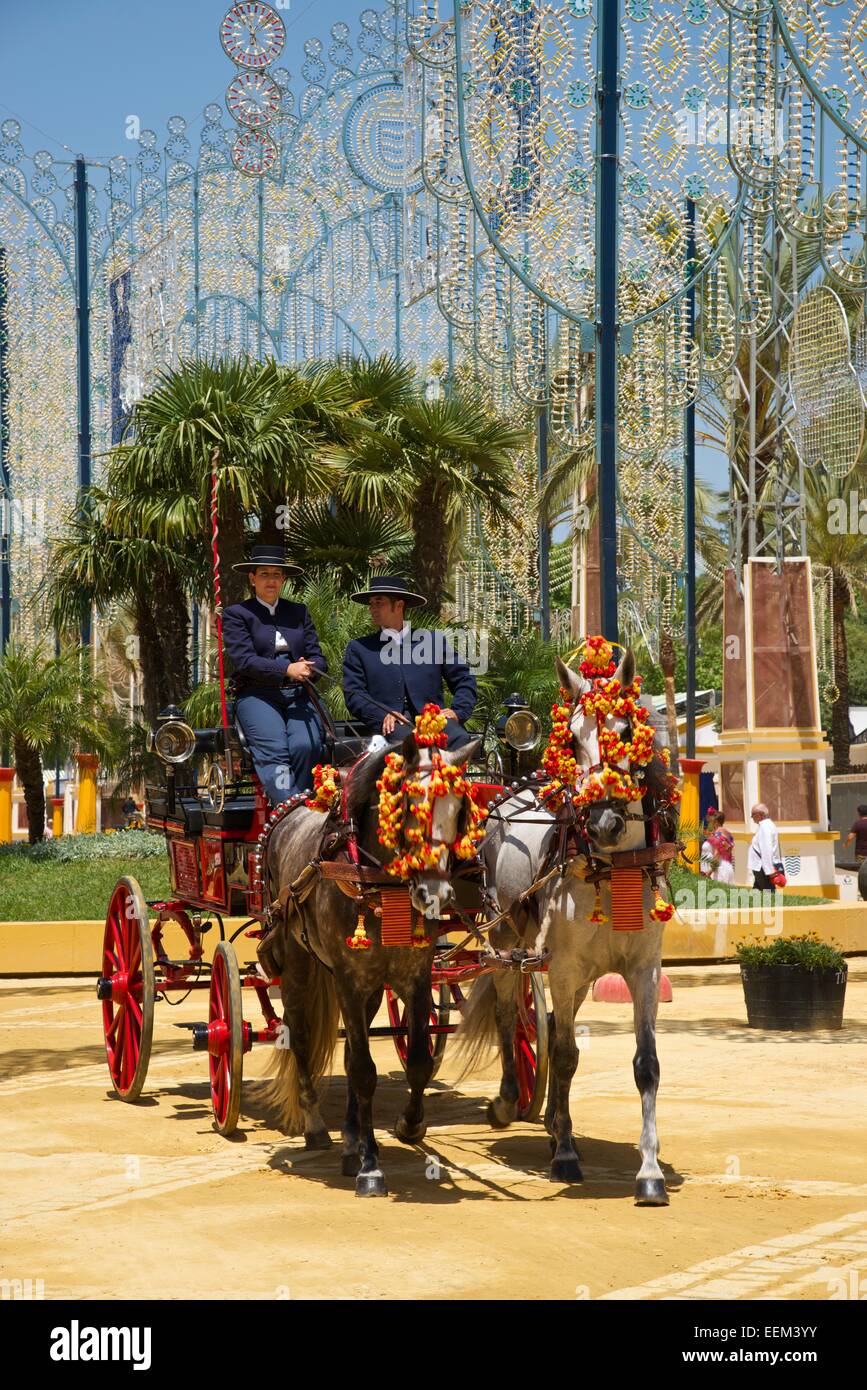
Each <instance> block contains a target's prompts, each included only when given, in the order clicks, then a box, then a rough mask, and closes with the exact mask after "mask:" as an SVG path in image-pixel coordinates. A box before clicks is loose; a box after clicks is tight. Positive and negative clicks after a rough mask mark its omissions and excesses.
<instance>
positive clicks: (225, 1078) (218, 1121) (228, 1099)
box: [208, 941, 244, 1134]
mask: <svg viewBox="0 0 867 1390" xmlns="http://www.w3.org/2000/svg"><path fill="white" fill-rule="evenodd" d="M208 1065H209V1068H210V1073H211V1101H212V1103H213V1107H214V1128H215V1129H216V1130H217V1131H218V1133H220V1134H231V1133H232V1131H233V1130H234V1128H235V1126H236V1125H237V1123H238V1116H239V1115H240V1113H241V1078H242V1074H243V1069H244V1014H243V1007H242V1004H241V975H240V971H239V970H238V958H237V956H236V955H235V948H234V947H233V946H232V945H231V944H230V943H229V942H228V941H221V942H220V943H219V945H218V946H217V949H216V951H215V952H214V963H213V965H212V966H211V993H210V1000H209V1008H208Z"/></svg>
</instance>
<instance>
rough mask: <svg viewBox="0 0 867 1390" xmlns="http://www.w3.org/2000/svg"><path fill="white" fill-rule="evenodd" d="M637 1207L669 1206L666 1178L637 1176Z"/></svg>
mask: <svg viewBox="0 0 867 1390" xmlns="http://www.w3.org/2000/svg"><path fill="white" fill-rule="evenodd" d="M635 1205H636V1206H637V1207H667V1206H668V1193H667V1192H666V1190H665V1178H637V1179H636V1182H635Z"/></svg>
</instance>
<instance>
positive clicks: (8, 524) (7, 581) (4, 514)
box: [0, 246, 12, 766]
mask: <svg viewBox="0 0 867 1390" xmlns="http://www.w3.org/2000/svg"><path fill="white" fill-rule="evenodd" d="M8 273H9V272H8V266H7V263H6V248H5V246H0V655H2V654H3V652H5V650H6V644H7V642H8V641H9V637H10V634H11V631H12V574H11V563H12V557H11V555H10V547H11V544H12V478H11V475H10V472H9V312H8V308H9V280H8ZM4 756H5V754H4ZM3 765H4V766H5V762H4V764H3Z"/></svg>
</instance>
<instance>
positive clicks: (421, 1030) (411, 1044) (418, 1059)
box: [394, 973, 434, 1144]
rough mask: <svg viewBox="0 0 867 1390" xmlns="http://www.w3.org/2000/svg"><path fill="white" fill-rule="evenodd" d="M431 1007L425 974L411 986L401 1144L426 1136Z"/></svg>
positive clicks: (398, 1130)
mask: <svg viewBox="0 0 867 1390" xmlns="http://www.w3.org/2000/svg"><path fill="white" fill-rule="evenodd" d="M431 1007H432V1000H431V987H430V974H429V973H427V974H426V975H425V977H424V978H423V979H419V980H417V981H416V982H415V983H414V985H413V986H412V988H411V992H410V998H409V1008H408V1010H407V1014H408V1019H409V1031H408V1034H407V1056H406V1079H407V1081H408V1082H409V1102H408V1103H407V1107H406V1110H405V1111H404V1112H403V1114H402V1115H401V1116H400V1118H399V1119H398V1121H397V1124H396V1125H395V1127H394V1132H395V1134H396V1135H397V1137H398V1139H399V1140H400V1141H401V1143H402V1144H420V1143H421V1141H422V1139H424V1136H425V1134H426V1133H427V1121H426V1120H425V1117H424V1091H425V1087H426V1086H427V1083H428V1082H429V1081H430V1079H431V1075H432V1073H433V1065H434V1064H433V1056H432V1055H431V1047H430V1014H431Z"/></svg>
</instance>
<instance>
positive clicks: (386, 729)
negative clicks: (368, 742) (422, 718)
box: [382, 709, 409, 734]
mask: <svg viewBox="0 0 867 1390" xmlns="http://www.w3.org/2000/svg"><path fill="white" fill-rule="evenodd" d="M397 724H409V720H408V719H404V717H403V715H402V714H398V712H397V710H393V709H392V710H389V712H388V714H387V715H386V716H385V718H384V719H383V721H382V732H383V733H384V734H391V733H393V732H394V729H395V725H397Z"/></svg>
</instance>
